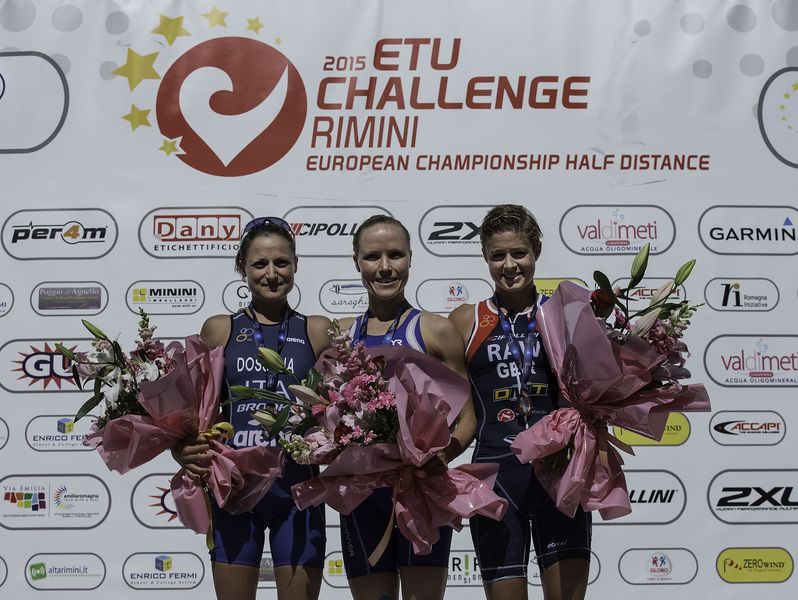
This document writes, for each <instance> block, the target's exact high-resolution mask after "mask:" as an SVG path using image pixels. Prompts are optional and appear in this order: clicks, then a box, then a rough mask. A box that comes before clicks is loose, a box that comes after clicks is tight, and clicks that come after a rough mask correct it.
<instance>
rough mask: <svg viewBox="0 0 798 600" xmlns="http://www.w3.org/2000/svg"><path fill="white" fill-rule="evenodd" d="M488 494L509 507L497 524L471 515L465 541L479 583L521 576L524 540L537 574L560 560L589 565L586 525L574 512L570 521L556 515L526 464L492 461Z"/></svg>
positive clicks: (582, 516)
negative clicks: (495, 466) (495, 472)
mask: <svg viewBox="0 0 798 600" xmlns="http://www.w3.org/2000/svg"><path fill="white" fill-rule="evenodd" d="M498 462H499V464H500V465H501V466H500V469H499V476H498V477H497V479H496V485H495V486H494V488H493V490H494V491H495V492H496V493H497V494H498V495H499V496H501V497H503V498H506V499H507V500H508V502H509V505H508V506H507V512H506V513H505V515H504V518H503V519H502V520H501V521H494V520H492V519H488V518H487V517H482V516H476V517H474V518H473V519H471V521H470V522H471V537H472V539H473V541H474V548H475V550H476V554H477V560H478V561H479V567H480V570H481V572H482V579H483V580H484V581H496V580H498V579H510V578H514V577H523V578H526V576H527V564H528V563H529V550H530V541H531V542H532V543H534V546H535V555H536V556H537V563H538V567H539V568H540V571H541V572H543V571H544V570H546V569H547V568H548V567H550V566H551V565H553V564H554V563H556V562H558V561H560V560H563V559H566V558H583V559H585V560H590V541H591V532H592V522H591V516H590V513H589V512H587V513H586V512H584V511H583V510H582V509H581V508H578V509H577V511H576V514H575V515H574V517H573V519H572V518H570V517H567V516H566V515H564V514H563V513H561V512H560V511H559V510H558V509H557V507H556V506H555V504H554V502H553V501H552V500H551V498H549V495H548V494H547V493H546V490H544V489H543V487H542V486H541V485H540V483H539V482H538V480H537V477H535V473H534V470H533V467H532V465H522V464H521V463H519V462H518V460H517V459H515V458H514V457H510V459H509V460H508V459H502V460H500V461H498Z"/></svg>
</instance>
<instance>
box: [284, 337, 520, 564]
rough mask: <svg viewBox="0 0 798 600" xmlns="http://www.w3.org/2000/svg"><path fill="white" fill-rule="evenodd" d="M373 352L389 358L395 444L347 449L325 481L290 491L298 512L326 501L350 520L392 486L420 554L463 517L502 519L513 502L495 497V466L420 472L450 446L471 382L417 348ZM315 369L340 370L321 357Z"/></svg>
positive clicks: (399, 517)
mask: <svg viewBox="0 0 798 600" xmlns="http://www.w3.org/2000/svg"><path fill="white" fill-rule="evenodd" d="M369 353H370V354H371V355H372V356H374V357H377V356H381V357H383V358H384V359H385V367H384V369H383V376H384V377H385V378H386V380H387V381H388V389H389V391H391V392H393V393H394V395H395V396H396V405H397V413H398V416H399V435H398V436H397V440H396V443H395V444H393V443H381V444H374V445H371V446H349V447H347V448H345V449H344V450H343V452H341V453H340V454H339V455H338V456H337V457H336V458H335V459H334V460H333V461H332V463H331V464H330V465H329V466H327V468H326V469H325V470H324V471H323V472H322V473H321V475H319V476H318V477H315V478H313V479H310V480H308V481H305V482H302V483H298V484H296V485H294V486H292V488H291V490H292V493H293V496H294V500H295V501H296V504H297V506H298V507H299V508H300V509H304V508H307V507H308V506H317V505H319V504H321V503H322V502H326V503H327V504H329V505H330V506H331V507H332V508H334V509H335V510H337V511H338V512H340V513H342V514H349V513H351V512H352V511H353V510H354V509H355V508H356V507H357V506H358V505H359V504H360V503H361V502H363V501H364V500H365V499H366V498H368V496H370V495H371V493H372V492H373V491H374V490H375V489H376V488H379V487H393V488H394V510H395V515H396V523H397V526H398V527H399V530H400V531H401V532H402V534H403V535H404V536H405V537H406V538H407V539H408V540H410V541H411V542H412V543H413V549H414V551H415V552H416V553H418V554H428V553H429V552H430V550H431V548H432V545H433V544H434V543H435V542H437V541H438V538H439V532H438V527H440V526H442V525H449V526H451V527H454V528H455V529H458V530H459V529H460V528H461V527H462V525H461V518H470V517H472V516H474V515H476V514H481V515H485V516H487V517H490V518H492V519H496V520H500V519H501V518H502V516H503V515H504V511H505V510H506V508H507V501H506V500H504V499H503V498H500V497H499V496H497V495H496V494H495V493H494V492H493V486H494V484H495V481H496V474H497V472H498V465H497V464H495V463H485V464H478V465H464V466H461V467H458V468H456V469H448V470H447V471H444V472H434V473H433V472H427V471H425V470H424V469H423V468H421V466H422V465H424V464H425V463H426V462H427V461H429V460H430V458H432V457H434V456H435V455H436V454H437V453H438V451H440V450H442V449H443V448H445V447H446V446H447V445H448V444H449V440H450V434H449V426H450V425H451V424H452V423H454V421H455V419H456V418H457V415H458V414H459V413H460V410H462V408H463V406H464V405H465V403H466V401H467V400H468V394H469V385H468V382H466V380H465V379H463V377H461V376H460V375H458V374H457V373H455V372H454V371H452V370H451V369H449V367H447V366H446V365H444V364H443V363H442V362H440V361H438V360H437V359H435V358H432V357H430V356H427V355H426V354H423V353H421V352H417V351H415V350H411V349H408V348H399V347H379V348H371V349H369ZM317 368H320V370H321V371H322V372H327V373H330V372H334V370H335V367H334V361H332V360H331V359H330V357H329V356H325V355H322V357H321V358H320V359H319V363H318V366H317ZM328 425H332V426H333V427H332V429H334V424H333V423H329V424H328Z"/></svg>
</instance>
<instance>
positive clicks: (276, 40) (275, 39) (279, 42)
mask: <svg viewBox="0 0 798 600" xmlns="http://www.w3.org/2000/svg"><path fill="white" fill-rule="evenodd" d="M274 43H275V44H277V45H278V46H279V45H280V44H282V43H283V38H278V37H276V38H274Z"/></svg>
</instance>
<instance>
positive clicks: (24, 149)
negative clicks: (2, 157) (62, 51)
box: [0, 52, 69, 154]
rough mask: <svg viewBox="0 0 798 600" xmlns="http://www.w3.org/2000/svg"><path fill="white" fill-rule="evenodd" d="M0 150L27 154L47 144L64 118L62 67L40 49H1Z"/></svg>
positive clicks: (66, 105)
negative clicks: (35, 50)
mask: <svg viewBox="0 0 798 600" xmlns="http://www.w3.org/2000/svg"><path fill="white" fill-rule="evenodd" d="M0 98H2V100H3V109H2V110H0V131H2V132H3V139H2V141H0V154H17V153H19V154H27V153H29V152H35V151H36V150H40V149H41V148H44V147H45V146H46V145H47V144H49V143H50V142H51V141H52V140H53V139H54V138H55V136H56V135H58V132H59V131H61V128H62V127H63V125H64V122H65V121H66V116H67V111H68V109H69V87H68V85H67V80H66V77H65V76H64V71H63V70H62V69H61V67H59V66H58V63H56V62H55V61H54V60H53V59H52V58H50V57H49V56H47V55H46V54H42V53H41V52H0Z"/></svg>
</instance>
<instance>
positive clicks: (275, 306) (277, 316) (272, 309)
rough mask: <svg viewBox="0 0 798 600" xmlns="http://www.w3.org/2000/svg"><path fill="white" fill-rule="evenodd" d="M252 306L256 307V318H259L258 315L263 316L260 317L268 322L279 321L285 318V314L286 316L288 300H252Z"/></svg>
mask: <svg viewBox="0 0 798 600" xmlns="http://www.w3.org/2000/svg"><path fill="white" fill-rule="evenodd" d="M252 307H253V308H254V309H255V312H256V313H257V314H256V315H253V316H254V317H255V318H256V319H257V318H258V316H257V315H260V316H261V317H263V318H262V319H260V320H261V321H264V322H266V323H279V322H281V321H282V320H283V316H285V312H286V311H287V310H288V300H283V301H281V302H256V301H254V300H253V301H252Z"/></svg>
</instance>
